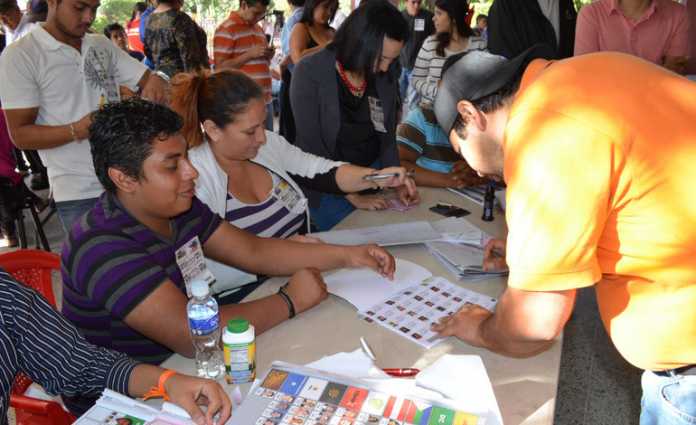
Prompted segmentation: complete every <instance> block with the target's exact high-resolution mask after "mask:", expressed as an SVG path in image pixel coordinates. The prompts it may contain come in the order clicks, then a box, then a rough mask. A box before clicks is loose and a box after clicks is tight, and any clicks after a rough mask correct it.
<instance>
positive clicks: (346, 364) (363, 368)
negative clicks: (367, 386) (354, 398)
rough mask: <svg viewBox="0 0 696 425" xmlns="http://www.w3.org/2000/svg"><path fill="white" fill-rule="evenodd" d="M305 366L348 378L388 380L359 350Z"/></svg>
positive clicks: (327, 357)
mask: <svg viewBox="0 0 696 425" xmlns="http://www.w3.org/2000/svg"><path fill="white" fill-rule="evenodd" d="M306 366H307V367H311V368H313V369H318V370H323V371H324V372H329V373H337V374H339V375H344V376H348V377H350V378H357V379H361V378H386V379H388V378H390V377H389V375H387V374H386V373H384V372H383V371H382V370H381V369H379V368H378V367H377V366H375V364H374V362H373V361H372V359H370V358H369V357H367V356H366V355H365V353H364V352H363V351H362V349H360V348H358V349H357V350H355V351H352V352H350V353H343V352H341V353H336V354H332V355H330V356H326V357H322V358H320V359H319V360H317V361H314V362H312V363H308V364H307V365H306Z"/></svg>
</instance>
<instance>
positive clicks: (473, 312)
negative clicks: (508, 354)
mask: <svg viewBox="0 0 696 425" xmlns="http://www.w3.org/2000/svg"><path fill="white" fill-rule="evenodd" d="M492 315H493V313H491V312H490V311H488V310H486V309H485V308H483V307H481V306H478V305H475V304H465V305H464V306H463V307H462V308H461V309H460V310H459V311H458V312H456V313H454V314H453V315H451V316H447V317H443V318H442V319H440V321H439V323H438V324H437V325H433V327H432V329H433V331H435V332H437V333H438V335H440V336H441V337H448V336H456V337H457V338H459V339H461V340H462V341H464V342H466V343H468V344H471V345H474V346H476V347H484V346H485V345H484V343H483V339H482V337H481V327H482V325H483V322H485V321H486V319H488V318H489V317H491V316H492Z"/></svg>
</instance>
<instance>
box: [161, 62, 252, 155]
mask: <svg viewBox="0 0 696 425" xmlns="http://www.w3.org/2000/svg"><path fill="white" fill-rule="evenodd" d="M262 98H263V90H262V89H261V86H259V85H258V84H256V82H255V81H254V80H252V79H251V78H250V77H249V76H248V75H246V74H244V73H243V72H241V71H232V70H224V71H220V72H216V73H211V72H210V71H200V72H197V73H180V74H177V75H176V76H175V77H174V78H173V79H172V93H171V103H170V105H169V106H170V107H171V108H172V109H173V110H174V111H176V112H177V113H178V114H179V115H181V117H182V118H183V120H184V126H183V128H182V129H181V133H182V134H183V135H184V137H185V138H186V141H187V143H188V146H189V147H194V146H198V145H200V144H201V143H203V130H202V129H201V124H202V123H203V122H204V121H205V120H211V121H212V122H214V123H215V125H217V126H218V127H220V128H223V127H225V126H226V125H227V124H230V123H232V122H234V118H235V116H236V115H237V114H239V113H241V112H243V111H244V110H246V108H247V106H248V105H249V102H250V101H251V100H254V99H262Z"/></svg>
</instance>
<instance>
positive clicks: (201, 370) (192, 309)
mask: <svg viewBox="0 0 696 425" xmlns="http://www.w3.org/2000/svg"><path fill="white" fill-rule="evenodd" d="M191 294H192V295H193V297H192V298H191V300H189V302H188V304H187V305H186V315H187V316H188V322H189V329H190V330H191V339H192V340H193V346H194V348H195V349H196V371H197V372H198V376H201V377H203V378H210V379H217V378H219V377H222V376H223V373H225V364H224V362H223V360H222V350H221V348H220V315H219V314H218V305H217V302H216V301H215V298H213V297H211V296H210V290H209V289H208V283H207V282H206V281H204V280H194V281H193V282H191Z"/></svg>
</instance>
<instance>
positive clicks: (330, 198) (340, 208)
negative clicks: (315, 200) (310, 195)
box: [309, 193, 355, 232]
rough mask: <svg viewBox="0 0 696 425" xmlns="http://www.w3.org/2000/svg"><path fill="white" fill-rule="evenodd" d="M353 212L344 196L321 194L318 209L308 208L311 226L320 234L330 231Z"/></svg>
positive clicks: (352, 207)
mask: <svg viewBox="0 0 696 425" xmlns="http://www.w3.org/2000/svg"><path fill="white" fill-rule="evenodd" d="M353 210H355V207H354V206H353V204H351V203H350V201H348V200H347V199H346V197H345V195H334V194H331V193H322V194H321V198H320V199H319V207H318V208H310V209H309V214H310V216H311V217H312V224H314V226H316V228H317V230H319V231H320V232H325V231H327V230H331V228H333V227H334V226H335V225H337V224H338V222H339V221H341V220H343V219H344V218H346V217H347V216H348V214H350V213H352V212H353Z"/></svg>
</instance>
